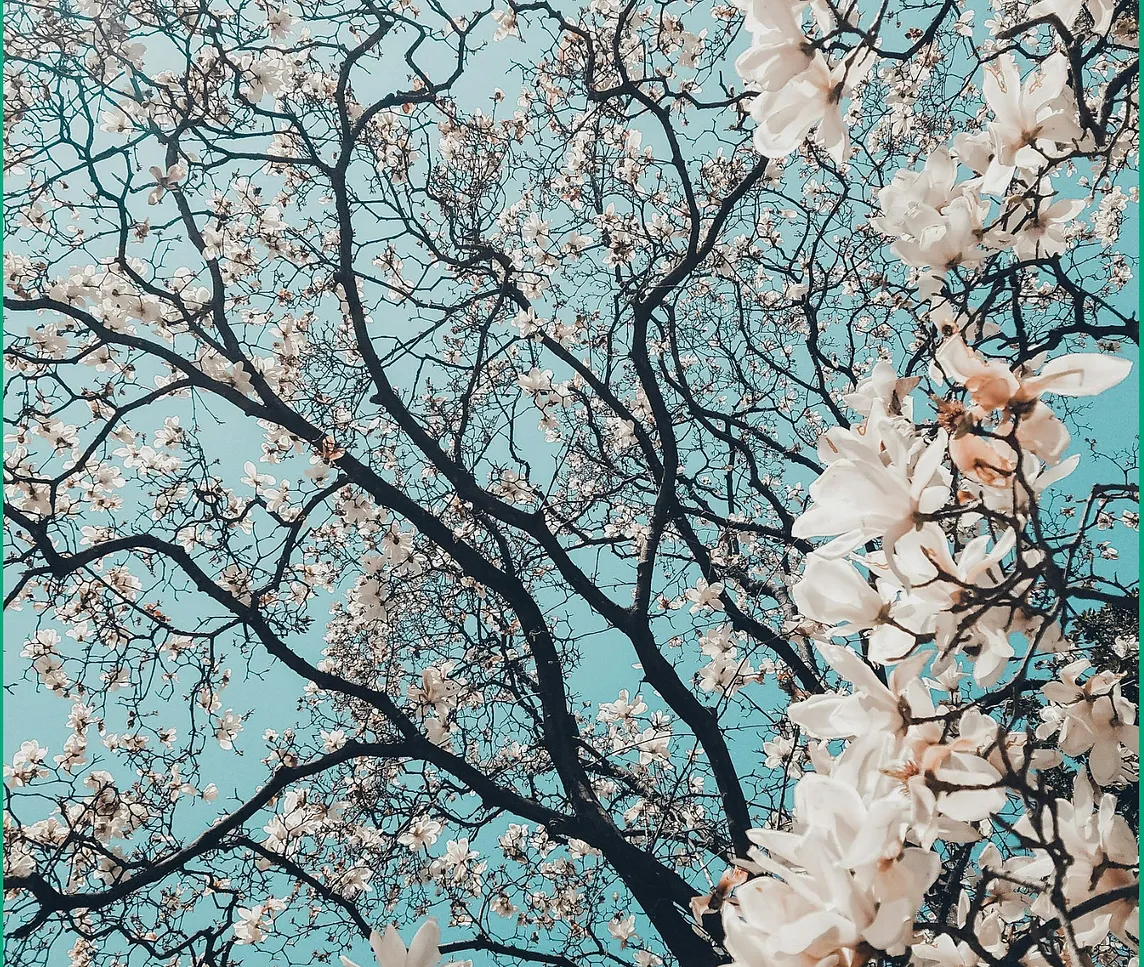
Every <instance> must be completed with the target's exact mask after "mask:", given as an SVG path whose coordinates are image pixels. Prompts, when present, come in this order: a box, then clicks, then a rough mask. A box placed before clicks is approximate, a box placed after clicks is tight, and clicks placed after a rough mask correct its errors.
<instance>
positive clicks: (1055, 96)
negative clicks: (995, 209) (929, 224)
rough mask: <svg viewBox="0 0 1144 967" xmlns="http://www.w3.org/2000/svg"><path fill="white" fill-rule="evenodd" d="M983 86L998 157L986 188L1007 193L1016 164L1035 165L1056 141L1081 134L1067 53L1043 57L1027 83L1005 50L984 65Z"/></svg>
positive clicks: (1049, 154)
mask: <svg viewBox="0 0 1144 967" xmlns="http://www.w3.org/2000/svg"><path fill="white" fill-rule="evenodd" d="M983 91H984V94H985V102H986V104H987V105H988V106H989V110H990V111H991V112H992V113H993V116H994V120H992V121H990V122H989V133H990V134H991V135H992V138H993V150H994V158H993V162H992V163H991V165H990V168H989V170H988V171H986V173H985V177H984V185H985V190H986V191H990V192H995V193H1001V192H1003V191H1004V190H1005V189H1006V188H1007V187H1008V185H1009V181H1010V179H1011V178H1012V176H1013V172H1014V171H1015V170H1016V169H1018V168H1024V169H1029V170H1035V169H1036V168H1037V167H1038V166H1039V165H1040V164H1042V163H1043V161H1044V160H1045V158H1046V157H1052V155H1053V154H1054V153H1055V152H1056V150H1057V147H1058V145H1065V144H1068V143H1070V142H1074V141H1077V140H1078V139H1080V137H1081V136H1082V134H1083V131H1082V130H1081V128H1080V126H1079V125H1078V124H1077V120H1076V113H1077V110H1076V102H1075V100H1074V99H1073V95H1072V89H1071V88H1070V87H1069V63H1068V58H1067V57H1066V56H1065V55H1064V54H1063V53H1059V52H1057V53H1054V54H1052V55H1050V56H1049V57H1048V58H1046V59H1045V60H1043V61H1042V62H1041V63H1040V66H1039V67H1038V68H1037V69H1036V70H1035V71H1032V72H1031V73H1030V74H1029V75H1028V76H1027V77H1026V78H1025V80H1024V82H1022V80H1021V74H1020V72H1019V70H1018V68H1017V63H1016V61H1015V60H1014V59H1013V56H1012V55H1011V54H1002V55H1001V56H1000V57H998V58H997V59H996V60H995V61H994V62H993V63H991V64H989V65H988V66H987V67H986V68H985V79H984V84H983Z"/></svg>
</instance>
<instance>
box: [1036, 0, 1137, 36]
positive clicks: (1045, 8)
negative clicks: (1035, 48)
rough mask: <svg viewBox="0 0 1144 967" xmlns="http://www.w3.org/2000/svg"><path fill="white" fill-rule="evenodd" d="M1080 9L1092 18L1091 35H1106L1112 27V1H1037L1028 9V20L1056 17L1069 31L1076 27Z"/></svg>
mask: <svg viewBox="0 0 1144 967" xmlns="http://www.w3.org/2000/svg"><path fill="white" fill-rule="evenodd" d="M1082 9H1084V10H1087V11H1088V14H1089V16H1090V17H1092V31H1093V33H1096V34H1106V33H1108V28H1109V27H1111V26H1112V14H1113V13H1114V12H1115V10H1116V4H1115V3H1114V2H1113V0H1037V2H1036V3H1034V4H1033V5H1032V6H1031V7H1029V19H1030V20H1033V19H1036V18H1039V17H1050V16H1051V17H1056V18H1057V19H1058V20H1060V22H1061V23H1063V24H1064V25H1065V27H1067V28H1069V29H1070V30H1071V29H1073V28H1074V27H1075V26H1076V21H1077V17H1079V16H1080V12H1081V10H1082Z"/></svg>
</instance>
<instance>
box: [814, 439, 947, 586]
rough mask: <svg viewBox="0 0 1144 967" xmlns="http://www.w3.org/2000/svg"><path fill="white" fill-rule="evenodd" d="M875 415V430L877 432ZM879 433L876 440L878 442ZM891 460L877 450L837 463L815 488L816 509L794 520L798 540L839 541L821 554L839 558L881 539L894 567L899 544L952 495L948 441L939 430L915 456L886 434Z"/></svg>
mask: <svg viewBox="0 0 1144 967" xmlns="http://www.w3.org/2000/svg"><path fill="white" fill-rule="evenodd" d="M876 424H877V420H876V419H875V418H874V417H872V418H871V420H870V421H869V422H868V425H867V426H868V428H867V431H866V432H867V436H870V427H871V425H873V426H874V427H875V429H877V425H876ZM878 436H879V435H878V434H877V433H875V434H874V435H873V436H872V437H871V439H872V440H876V439H878ZM881 444H882V445H883V446H886V447H887V451H886V457H888V460H889V462H888V463H886V462H883V459H884V458H883V456H882V454H880V453H879V452H877V451H874V450H873V448H872V447H871V448H870V449H868V450H867V451H866V452H864V453H863V452H861V451H856V452H855V454H854V455H853V456H846V457H842V458H841V459H838V460H835V461H834V462H833V463H831V464H830V466H828V467H827V468H826V470H825V471H824V472H823V474H822V475H821V476H820V477H819V478H818V479H817V480H815V481H814V483H812V484H811V485H810V497H811V500H812V504H811V506H810V507H809V508H808V509H807V510H806V511H804V512H803V513H802V515H801V516H799V517H798V519H797V520H795V522H794V526H793V528H792V533H793V534H794V536H795V537H828V536H834V537H835V539H834V540H833V541H831V542H830V543H829V544H827V545H825V546H824V547H822V548H819V553H820V554H823V555H824V556H827V557H838V556H841V555H844V554H847V553H849V552H850V551H852V550H854V549H855V548H856V547H858V546H860V545H861V544H864V543H866V542H867V541H871V540H881V541H882V546H883V549H884V550H885V553H886V557H887V561H888V563H889V564H890V567H891V568H893V567H894V562H893V556H892V555H893V547H894V544H895V542H896V541H897V540H898V539H899V538H900V537H902V536H903V535H904V534H906V533H908V532H909V531H910V530H912V529H913V528H914V527H916V526H917V525H918V524H919V523H920V522H921V520H922V515H925V514H930V513H933V512H934V511H936V510H937V509H938V508H940V507H941V506H942V505H943V504H944V503H945V501H946V498H947V497H948V494H949V484H948V480H949V475H948V474H947V473H946V472H945V471H944V469H943V468H942V466H941V462H942V457H943V456H944V455H945V450H946V445H947V437H946V434H945V432H944V431H939V432H938V435H937V438H936V439H935V440H934V442H933V443H931V444H929V445H928V446H926V447H924V448H923V449H921V450H920V451H919V452H917V454H916V457H915V455H914V453H913V452H912V451H911V450H910V449H908V448H907V445H906V444H905V441H903V440H901V439H900V438H899V437H898V436H897V435H896V434H894V433H893V432H888V433H886V434H884V435H882V436H881Z"/></svg>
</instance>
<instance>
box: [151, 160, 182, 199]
mask: <svg viewBox="0 0 1144 967" xmlns="http://www.w3.org/2000/svg"><path fill="white" fill-rule="evenodd" d="M149 170H150V172H151V177H152V178H154V179H155V187H154V188H152V189H151V193H150V194H149V195H148V196H147V204H148V205H157V204H159V200H160V199H161V198H162V197H163V196H164V195H165V194H166V193H167V191H168V190H169V189H171V188H173V187H174V186H175V185H177V184H178V183H179V182H180V181H182V180H183V179H184V178H185V177H186V176H187V169H186V168H184V167H183V166H182V165H181V164H179V163H177V162H176V163H175V164H173V165H171V166H170V167H169V168H168V169H167V170H166V171H163V169H162V168H159V167H157V166H156V165H152V166H151V168H150V169H149Z"/></svg>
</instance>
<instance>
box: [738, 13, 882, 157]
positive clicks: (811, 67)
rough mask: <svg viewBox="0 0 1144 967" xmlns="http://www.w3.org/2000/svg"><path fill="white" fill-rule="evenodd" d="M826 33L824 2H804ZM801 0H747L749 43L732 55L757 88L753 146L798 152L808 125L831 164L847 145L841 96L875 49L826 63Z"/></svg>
mask: <svg viewBox="0 0 1144 967" xmlns="http://www.w3.org/2000/svg"><path fill="white" fill-rule="evenodd" d="M809 6H811V8H812V9H813V11H814V15H815V18H816V20H817V21H818V22H819V24H818V25H819V29H820V30H821V32H822V33H823V34H828V33H829V32H830V30H831V24H830V15H829V14H828V13H827V12H826V8H825V5H823V4H811V5H809ZM807 7H808V4H807V3H806V2H805V0H794V2H791V0H745V2H744V3H743V9H744V10H745V11H746V15H747V27H748V29H749V30H750V32H751V46H750V47H749V48H748V49H747V50H746V51H745V52H744V53H743V54H741V55H740V56H739V58H738V60H736V61H735V69H736V70H737V71H738V72H739V76H740V77H742V78H743V79H744V80H745V81H747V82H748V83H750V84H753V85H754V86H756V87H757V88H758V89H759V90H760V91H761V92H762V93H760V94H759V95H758V96H757V97H756V98H755V99H754V100H753V101H752V102H751V104H750V107H749V111H750V114H751V117H752V118H753V119H754V120H755V121H756V122H757V124H758V127H756V129H755V147H756V149H757V150H758V151H759V153H760V154H762V155H765V156H766V157H768V158H781V157H783V156H785V155H788V154H790V153H791V152H793V151H795V150H796V149H797V148H798V147H799V146H800V145H801V144H802V143H803V141H805V140H806V137H807V135H808V134H810V133H811V131H814V130H815V129H817V137H818V140H819V142H820V143H821V144H822V146H823V148H824V149H825V150H826V152H827V153H828V154H829V155H830V157H831V158H832V159H833V160H834V161H835V162H836V163H839V164H840V163H842V162H843V161H844V160H845V159H846V157H847V155H848V153H849V150H850V137H849V133H848V131H847V128H846V124H845V122H844V121H843V116H842V100H843V98H844V97H846V96H848V95H849V94H850V92H851V91H853V89H854V88H855V87H856V86H857V85H858V84H859V83H861V82H862V81H863V80H864V79H865V77H866V75H867V74H868V73H869V71H870V69H871V68H872V67H873V65H874V60H875V56H874V54H873V52H872V51H870V50H869V49H868V48H866V47H858V48H856V49H855V50H854V51H852V52H851V53H850V54H848V55H846V56H845V57H844V58H842V59H841V60H840V61H839V62H837V63H833V64H832V63H831V62H830V61H829V60H828V59H827V58H826V56H825V55H824V54H823V53H822V51H821V50H819V49H817V47H816V45H815V44H814V43H813V42H812V41H811V40H810V39H809V38H808V37H807V36H806V35H805V34H804V33H803V30H802V19H803V15H804V12H805V11H806V9H807Z"/></svg>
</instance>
